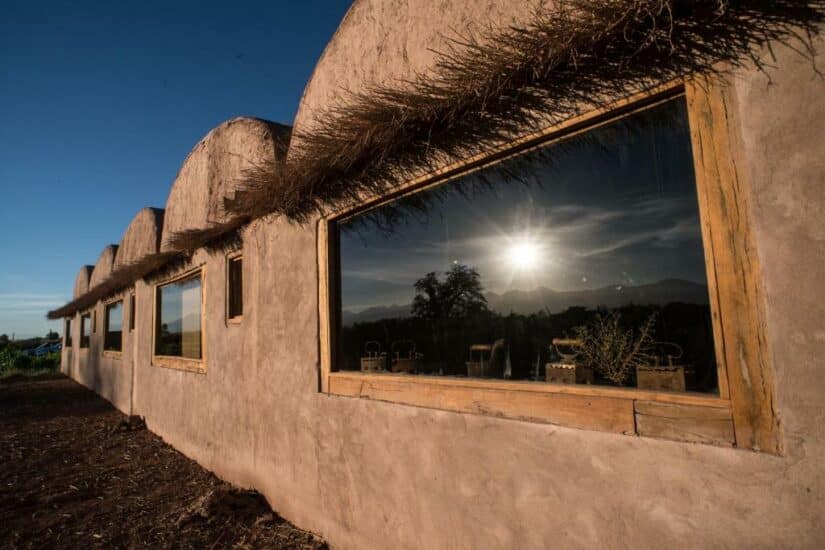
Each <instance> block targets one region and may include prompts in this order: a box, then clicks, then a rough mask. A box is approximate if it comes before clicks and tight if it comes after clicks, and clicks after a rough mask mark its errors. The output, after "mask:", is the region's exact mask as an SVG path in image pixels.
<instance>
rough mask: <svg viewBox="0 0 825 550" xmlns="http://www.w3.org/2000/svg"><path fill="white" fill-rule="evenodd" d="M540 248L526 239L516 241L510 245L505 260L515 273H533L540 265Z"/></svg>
mask: <svg viewBox="0 0 825 550" xmlns="http://www.w3.org/2000/svg"><path fill="white" fill-rule="evenodd" d="M541 256H542V251H541V247H540V246H539V245H538V244H536V243H535V242H533V241H531V240H528V239H523V238H522V239H518V240H515V241H513V242H512V243H510V246H509V247H508V249H507V260H508V261H509V262H510V266H511V267H512V268H513V269H515V270H517V271H533V270H535V269H536V268H537V267H538V266H539V264H540V263H541Z"/></svg>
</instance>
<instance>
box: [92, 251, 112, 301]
mask: <svg viewBox="0 0 825 550" xmlns="http://www.w3.org/2000/svg"><path fill="white" fill-rule="evenodd" d="M116 256H117V245H116V244H110V245H109V246H107V247H106V248H104V249H103V252H101V253H100V257H99V258H98V259H97V263H96V264H95V267H94V269H93V270H92V275H91V277H90V278H89V289H90V290H91V289H92V288H94V287H96V286H97V285H99V284H100V283H102V282H103V281H105V280H106V279H108V278H109V275H111V274H112V270H113V268H114V265H115V257H116Z"/></svg>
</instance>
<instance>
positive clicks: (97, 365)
mask: <svg viewBox="0 0 825 550" xmlns="http://www.w3.org/2000/svg"><path fill="white" fill-rule="evenodd" d="M117 300H123V313H124V317H123V345H122V351H121V353H120V354H114V353H111V352H106V353H104V352H103V340H104V336H105V333H104V331H105V326H106V324H105V314H106V313H105V309H106V308H105V304H108V303H111V302H115V301H117ZM128 302H129V293H128V292H125V293H123V294H120V295H118V296H114V297H112V298H110V299H109V300H107V301H106V302H105V304H104V303H103V302H98V303H97V304H96V305H95V307H94V311H95V312H96V315H97V331H93V332H92V333H91V334H90V338H89V347H88V348H81V347H80V314H78V315H75V318H74V320H73V321H72V332H73V333H74V334H73V336H72V343H73V345H72V349H71V350H68V351H69V354H68V358H66V355H65V354H64V361H69V363H67V364H68V365H71V366H70V367H69V375H70V376H71V377H72V378H73V379H74V380H76V381H77V382H79V383H80V384H83V385H84V386H86V387H87V388H89V389H90V390H93V391H94V392H95V393H97V394H98V395H100V396H101V397H103V398H105V399H106V400H107V401H109V402H110V403H112V405H114V407H115V408H117V409H118V410H120V411H121V412H123V413H124V414H131V393H132V350H133V347H134V344H135V340H133V337H134V334H133V333H130V332H129V330H128V322H129V315H128V313H129V312H128V307H129V303H128ZM89 311H92V310H89ZM84 313H85V312H84Z"/></svg>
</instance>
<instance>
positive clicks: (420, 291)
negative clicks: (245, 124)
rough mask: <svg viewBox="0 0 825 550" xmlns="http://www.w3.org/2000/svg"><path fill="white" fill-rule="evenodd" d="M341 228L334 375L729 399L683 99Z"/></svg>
mask: <svg viewBox="0 0 825 550" xmlns="http://www.w3.org/2000/svg"><path fill="white" fill-rule="evenodd" d="M338 229H339V239H340V242H339V254H340V264H339V265H340V270H341V271H340V294H339V295H340V300H341V302H340V310H341V325H342V326H341V333H340V334H339V336H340V337H339V338H338V342H339V350H338V355H337V358H336V361H337V362H336V366H337V368H342V369H347V370H381V369H385V370H390V371H395V372H418V373H425V374H445V375H454V376H476V377H492V378H512V379H522V380H533V381H536V382H542V383H547V382H550V383H586V384H605V385H621V386H638V387H640V388H645V389H666V390H677V391H684V390H686V389H687V390H699V391H715V389H716V386H717V381H716V365H715V357H714V345H713V331H712V325H711V319H710V308H709V299H708V287H707V278H706V274H705V260H704V251H703V246H702V236H701V231H700V223H699V212H698V201H697V195H696V185H695V180H694V173H693V159H692V152H691V145H690V134H689V129H688V125H687V111H686V105H685V100H684V98H683V97H679V98H677V99H674V100H671V101H668V102H666V103H663V104H661V105H658V106H655V107H652V108H650V109H647V110H644V111H641V112H638V113H635V114H632V115H629V116H627V117H624V118H622V119H620V120H618V121H614V122H612V123H610V124H607V125H605V126H602V127H599V128H596V129H593V130H590V131H588V132H586V133H583V134H579V135H578V136H576V137H571V138H569V139H567V140H564V141H562V142H557V143H555V144H552V145H548V146H545V147H543V148H540V149H538V150H536V151H533V152H531V153H529V154H526V155H522V156H520V157H518V158H516V159H511V160H508V161H506V162H504V163H501V164H499V165H496V166H495V167H492V168H488V169H486V170H484V171H482V172H480V173H477V174H475V175H469V176H465V177H463V178H460V179H458V180H453V181H452V182H448V183H445V184H443V185H440V186H438V187H435V188H431V189H428V190H425V191H422V192H420V193H417V194H415V195H412V196H410V197H407V198H403V199H400V200H397V201H394V202H392V203H389V204H387V205H384V206H381V207H379V208H376V209H373V210H370V211H368V212H366V213H364V214H360V215H357V216H354V217H351V218H348V219H347V220H344V221H342V222H340V223H339V224H338Z"/></svg>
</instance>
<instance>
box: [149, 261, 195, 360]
mask: <svg viewBox="0 0 825 550" xmlns="http://www.w3.org/2000/svg"><path fill="white" fill-rule="evenodd" d="M196 276H198V277H200V280H201V357H200V359H192V358H191V357H176V356H174V355H157V354H156V353H155V350H156V349H157V334H158V319H159V318H158V315H159V312H158V289H159V288H160V287H162V286H167V285H170V284H172V283H177V282H180V281H183V280H186V279H192V278H194V277H196ZM206 342H207V338H206V266H205V265H199V266H197V267H193V268H191V269H189V270H187V271H185V272H183V273H181V274H179V275H175V276H174V277H171V278H169V279H166V280H164V281H162V282H159V283H157V284H155V285H154V286H153V287H152V360H151V363H150V364H151V365H152V366H153V367H161V368H166V369H175V370H182V371H187V372H193V373H196V374H206V347H207V346H206Z"/></svg>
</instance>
